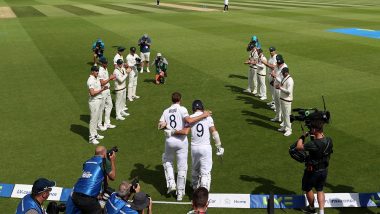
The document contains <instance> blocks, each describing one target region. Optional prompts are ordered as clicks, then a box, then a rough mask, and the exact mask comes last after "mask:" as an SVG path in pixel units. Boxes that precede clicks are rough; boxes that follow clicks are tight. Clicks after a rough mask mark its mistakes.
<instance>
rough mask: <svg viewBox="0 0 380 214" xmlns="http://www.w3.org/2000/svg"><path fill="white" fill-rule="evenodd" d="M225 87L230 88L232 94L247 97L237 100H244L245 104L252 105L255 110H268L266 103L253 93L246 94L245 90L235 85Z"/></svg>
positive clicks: (237, 98) (239, 97) (240, 97)
mask: <svg viewBox="0 0 380 214" xmlns="http://www.w3.org/2000/svg"><path fill="white" fill-rule="evenodd" d="M224 87H226V88H229V89H230V91H231V92H232V93H235V94H241V95H247V96H237V97H236V100H242V101H244V103H245V104H249V105H252V108H255V109H258V108H265V109H267V108H268V106H267V105H266V103H265V101H261V100H260V99H259V97H255V96H254V95H253V94H252V93H248V92H244V88H242V87H238V86H235V85H225V86H224Z"/></svg>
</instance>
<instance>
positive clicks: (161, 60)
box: [153, 53, 169, 85]
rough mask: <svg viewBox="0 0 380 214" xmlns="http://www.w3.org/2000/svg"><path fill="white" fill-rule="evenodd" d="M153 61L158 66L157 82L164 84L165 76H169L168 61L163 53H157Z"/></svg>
mask: <svg viewBox="0 0 380 214" xmlns="http://www.w3.org/2000/svg"><path fill="white" fill-rule="evenodd" d="M153 63H154V65H155V66H156V78H155V79H156V84H157V85H159V84H164V83H165V77H167V70H168V64H169V63H168V61H167V60H166V58H165V57H163V56H162V54H161V53H157V57H156V59H155V60H154V62H153Z"/></svg>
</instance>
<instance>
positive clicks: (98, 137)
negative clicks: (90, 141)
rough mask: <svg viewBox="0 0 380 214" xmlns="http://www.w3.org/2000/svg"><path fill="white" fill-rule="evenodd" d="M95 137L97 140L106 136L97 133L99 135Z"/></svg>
mask: <svg viewBox="0 0 380 214" xmlns="http://www.w3.org/2000/svg"><path fill="white" fill-rule="evenodd" d="M95 138H96V139H97V140H101V139H104V136H103V135H100V134H97V135H96V136H95Z"/></svg>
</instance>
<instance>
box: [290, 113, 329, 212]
mask: <svg viewBox="0 0 380 214" xmlns="http://www.w3.org/2000/svg"><path fill="white" fill-rule="evenodd" d="M326 116H327V115H326V112H322V111H315V112H313V113H312V114H311V115H310V116H309V118H310V123H308V124H306V125H307V126H308V127H309V129H310V131H309V132H307V133H305V134H303V135H302V136H301V137H300V138H299V139H298V141H297V143H296V147H295V149H296V150H297V151H298V152H299V154H301V155H304V156H303V157H304V162H305V166H306V168H305V171H304V174H303V177H302V190H303V191H305V193H306V197H307V200H308V202H309V206H307V207H306V208H304V209H303V211H304V212H306V213H316V209H315V208H314V200H315V198H314V192H313V188H315V190H316V191H317V199H318V204H319V214H324V205H325V194H324V192H323V186H324V185H325V182H326V178H327V173H328V166H329V160H330V155H331V153H332V152H333V150H332V149H333V143H332V139H331V138H330V137H326V136H325V135H324V133H323V126H324V124H325V123H328V120H329V113H328V116H327V117H326ZM306 122H307V121H306ZM309 135H310V139H311V140H310V141H308V142H306V143H305V140H306V137H308V136H309ZM300 162H301V161H300Z"/></svg>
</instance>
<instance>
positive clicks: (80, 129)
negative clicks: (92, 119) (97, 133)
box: [70, 124, 89, 141]
mask: <svg viewBox="0 0 380 214" xmlns="http://www.w3.org/2000/svg"><path fill="white" fill-rule="evenodd" d="M70 131H72V132H74V133H75V134H78V135H80V136H82V138H83V139H84V140H86V141H87V140H88V134H89V130H88V127H85V126H82V125H78V124H71V125H70Z"/></svg>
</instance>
